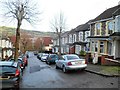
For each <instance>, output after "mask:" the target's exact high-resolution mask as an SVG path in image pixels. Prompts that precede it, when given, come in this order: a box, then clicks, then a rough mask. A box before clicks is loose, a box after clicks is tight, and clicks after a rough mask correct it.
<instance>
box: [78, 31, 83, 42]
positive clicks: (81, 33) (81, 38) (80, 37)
mask: <svg viewBox="0 0 120 90" xmlns="http://www.w3.org/2000/svg"><path fill="white" fill-rule="evenodd" d="M79 41H83V32H79Z"/></svg>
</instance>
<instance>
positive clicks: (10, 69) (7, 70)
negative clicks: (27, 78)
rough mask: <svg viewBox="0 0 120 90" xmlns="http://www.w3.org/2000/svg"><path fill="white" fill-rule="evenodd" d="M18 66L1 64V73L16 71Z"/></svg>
mask: <svg viewBox="0 0 120 90" xmlns="http://www.w3.org/2000/svg"><path fill="white" fill-rule="evenodd" d="M15 71H16V68H15V67H13V66H0V75H1V74H4V73H15Z"/></svg>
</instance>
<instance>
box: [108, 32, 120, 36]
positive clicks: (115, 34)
mask: <svg viewBox="0 0 120 90" xmlns="http://www.w3.org/2000/svg"><path fill="white" fill-rule="evenodd" d="M110 36H120V32H114V33H113V34H111V35H110Z"/></svg>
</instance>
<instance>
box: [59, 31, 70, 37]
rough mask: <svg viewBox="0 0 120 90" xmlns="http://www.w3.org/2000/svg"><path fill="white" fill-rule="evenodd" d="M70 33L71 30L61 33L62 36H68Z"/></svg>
mask: <svg viewBox="0 0 120 90" xmlns="http://www.w3.org/2000/svg"><path fill="white" fill-rule="evenodd" d="M68 33H69V31H66V32H64V33H62V34H61V37H65V36H67V34H68Z"/></svg>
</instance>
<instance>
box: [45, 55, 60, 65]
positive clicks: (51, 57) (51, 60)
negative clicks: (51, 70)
mask: <svg viewBox="0 0 120 90" xmlns="http://www.w3.org/2000/svg"><path fill="white" fill-rule="evenodd" d="M56 60H58V55H57V54H49V55H48V57H47V59H46V63H47V64H49V65H50V64H51V63H55V61H56Z"/></svg>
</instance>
